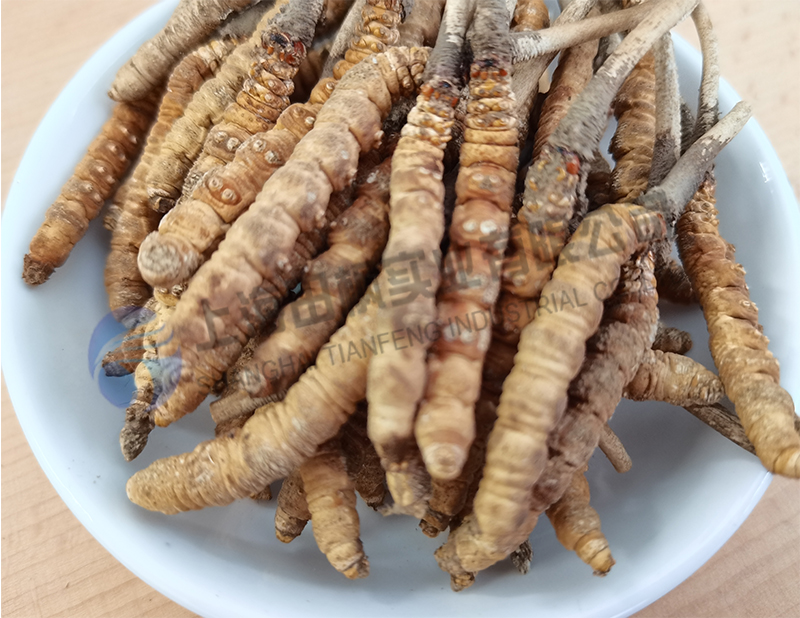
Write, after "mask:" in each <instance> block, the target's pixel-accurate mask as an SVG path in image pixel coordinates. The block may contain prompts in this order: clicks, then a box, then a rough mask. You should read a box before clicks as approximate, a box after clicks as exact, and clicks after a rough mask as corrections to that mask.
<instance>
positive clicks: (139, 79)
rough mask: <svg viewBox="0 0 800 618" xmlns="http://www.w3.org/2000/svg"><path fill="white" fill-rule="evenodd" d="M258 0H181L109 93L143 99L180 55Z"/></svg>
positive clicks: (159, 82) (113, 96)
mask: <svg viewBox="0 0 800 618" xmlns="http://www.w3.org/2000/svg"><path fill="white" fill-rule="evenodd" d="M258 1H259V0H181V3H180V4H179V5H178V7H177V8H176V9H175V12H174V13H173V14H172V16H171V17H170V19H169V21H168V22H167V24H166V25H165V26H164V28H162V29H161V31H160V32H159V33H158V34H157V35H156V36H155V37H153V38H152V39H150V40H149V41H147V42H145V44H144V45H142V47H141V48H140V49H139V50H138V51H137V52H136V54H135V55H134V56H133V58H131V59H130V60H128V62H127V63H126V64H125V65H124V66H123V67H122V68H121V69H120V70H119V72H118V73H117V76H116V78H115V79H114V83H113V84H111V89H110V91H109V96H110V97H111V98H112V99H115V100H117V101H138V100H141V99H144V98H145V97H146V96H147V95H148V93H151V92H153V91H155V90H157V89H158V88H159V87H160V86H161V85H162V83H163V82H164V81H165V80H166V78H167V76H168V75H169V73H170V71H171V70H172V68H173V66H175V65H176V64H177V63H178V61H179V60H180V59H181V57H182V56H183V55H184V54H185V53H186V52H187V51H189V50H190V49H192V48H193V47H195V46H196V45H199V44H200V43H202V42H203V39H205V38H206V37H207V36H208V35H209V34H211V33H212V32H213V31H214V30H215V29H216V28H217V27H218V26H219V24H220V23H221V22H222V21H223V20H224V19H225V18H226V17H227V16H228V15H229V14H230V13H231V12H233V11H241V10H243V9H246V8H248V7H250V6H252V5H253V4H255V3H256V2H258Z"/></svg>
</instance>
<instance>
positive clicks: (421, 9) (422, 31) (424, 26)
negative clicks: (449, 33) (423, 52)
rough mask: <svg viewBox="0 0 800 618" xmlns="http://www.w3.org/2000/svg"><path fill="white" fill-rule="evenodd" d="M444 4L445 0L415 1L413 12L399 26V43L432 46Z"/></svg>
mask: <svg viewBox="0 0 800 618" xmlns="http://www.w3.org/2000/svg"><path fill="white" fill-rule="evenodd" d="M444 4H445V2H444V0H428V1H427V2H415V3H414V6H413V7H412V9H411V13H410V14H409V15H408V16H407V17H406V19H405V20H404V21H403V23H402V25H401V26H400V27H399V28H398V31H399V34H400V38H399V39H398V40H397V44H398V45H400V46H402V47H421V46H422V45H430V46H432V45H433V44H434V43H435V42H436V35H437V33H438V32H439V25H440V24H441V21H442V11H443V10H444Z"/></svg>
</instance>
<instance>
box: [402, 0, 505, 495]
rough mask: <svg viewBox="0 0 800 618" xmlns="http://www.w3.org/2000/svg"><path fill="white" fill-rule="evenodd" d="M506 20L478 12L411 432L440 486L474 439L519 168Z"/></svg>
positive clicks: (496, 6) (490, 4)
mask: <svg viewBox="0 0 800 618" xmlns="http://www.w3.org/2000/svg"><path fill="white" fill-rule="evenodd" d="M504 13H505V3H504V2H503V1H502V0H491V1H490V0H479V1H478V4H477V8H476V11H475V24H476V26H475V34H474V36H473V37H472V48H473V53H474V59H473V62H472V65H471V67H470V80H469V99H468V103H467V114H466V117H465V119H464V125H465V130H464V142H463V143H462V145H461V151H460V162H459V165H460V167H459V173H458V180H457V181H456V206H455V210H454V211H453V219H452V223H451V225H450V229H449V236H450V247H449V250H448V253H447V256H446V258H445V260H444V267H443V275H442V283H441V288H440V290H439V295H438V299H437V305H436V310H437V313H438V318H437V319H438V323H439V327H440V331H441V335H440V337H439V338H438V339H437V340H436V341H435V342H434V344H433V346H432V347H431V350H430V354H429V355H428V360H427V369H428V384H427V387H426V391H425V395H424V400H423V402H422V404H421V406H420V410H419V413H418V415H417V419H416V423H415V428H414V434H415V437H416V440H417V444H418V445H419V448H420V451H421V453H422V457H423V460H424V461H425V466H426V468H427V469H428V472H429V473H430V475H431V476H432V477H433V478H435V479H441V480H452V479H455V478H457V477H458V476H459V474H460V473H461V468H462V466H463V465H464V463H465V461H466V460H467V455H468V453H469V448H470V444H471V443H472V440H473V438H474V436H475V418H474V407H475V401H476V400H477V399H478V394H479V391H480V376H481V372H482V368H483V358H484V355H485V354H486V350H487V349H488V348H489V341H490V338H491V334H492V331H491V326H490V325H491V319H492V318H491V316H492V308H493V306H494V302H495V300H496V299H497V294H498V291H499V288H500V277H499V272H498V266H499V264H500V263H501V260H502V256H503V253H504V252H505V248H506V243H507V241H508V226H509V219H510V216H511V203H512V201H513V199H514V185H515V182H516V172H517V166H518V162H519V149H518V147H517V139H518V135H517V124H518V123H517V120H516V118H515V117H514V111H515V108H516V104H515V101H514V95H513V94H512V92H511V60H510V57H509V56H508V53H507V50H508V26H507V25H506V24H507V22H508V19H507V17H504ZM504 27H505V31H504Z"/></svg>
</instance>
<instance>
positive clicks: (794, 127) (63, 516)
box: [0, 0, 800, 618]
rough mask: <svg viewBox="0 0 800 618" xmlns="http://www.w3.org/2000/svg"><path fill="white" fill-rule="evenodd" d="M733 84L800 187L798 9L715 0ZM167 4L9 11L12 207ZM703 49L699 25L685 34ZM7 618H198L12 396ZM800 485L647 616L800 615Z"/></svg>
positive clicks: (6, 99)
mask: <svg viewBox="0 0 800 618" xmlns="http://www.w3.org/2000/svg"><path fill="white" fill-rule="evenodd" d="M706 3H707V5H708V7H709V11H710V12H711V16H712V18H713V20H714V22H715V25H716V27H717V33H718V36H719V38H720V48H721V53H720V56H721V62H722V72H723V75H725V77H726V78H727V79H728V80H729V81H730V82H731V83H732V85H733V86H734V88H736V89H737V91H738V92H739V93H740V94H741V95H742V96H743V97H744V98H746V99H747V100H748V101H750V102H751V103H752V104H753V107H754V109H755V116H756V118H757V119H758V120H759V122H760V123H761V125H762V127H763V128H764V130H765V131H766V133H767V135H768V136H769V138H770V140H771V141H772V143H773V145H774V146H775V149H776V150H777V151H778V154H779V156H780V157H781V160H782V161H783V164H784V167H785V169H786V171H787V174H788V175H789V179H790V181H791V182H792V184H793V186H794V188H795V191H796V192H797V190H798V188H800V104H798V102H797V95H798V93H800V38H798V37H797V33H798V32H800V1H798V0H770V1H769V2H763V1H762V2H753V1H752V0H706ZM153 4H155V0H125V2H120V1H119V0H2V4H1V5H0V6H2V16H3V19H2V86H3V88H2V126H3V131H2V199H3V201H4V202H5V196H6V195H7V193H8V189H9V186H10V183H11V180H12V178H13V174H14V173H15V171H16V168H17V165H18V164H19V161H20V159H21V157H22V154H23V152H24V149H25V147H26V145H27V143H28V141H29V140H30V138H31V136H32V135H33V132H34V130H35V129H36V126H37V125H38V123H39V121H40V120H41V118H42V117H43V116H44V114H45V112H46V111H47V108H48V107H49V106H50V105H51V104H52V102H53V101H54V100H55V98H56V96H57V95H58V93H59V92H60V91H61V90H62V89H63V87H64V86H65V85H66V83H67V82H68V81H69V80H70V79H71V77H72V76H73V75H74V74H75V72H76V71H77V70H78V68H80V66H81V65H82V64H83V63H84V62H86V60H87V59H88V58H89V56H90V55H91V54H92V53H94V52H95V51H96V50H97V49H98V48H99V47H100V45H102V43H103V42H105V41H106V40H107V39H108V38H110V37H111V36H112V35H113V34H114V33H115V32H116V31H117V30H118V29H119V28H120V27H122V25H124V24H125V23H127V22H128V21H129V20H130V19H132V18H133V17H134V16H136V15H137V14H139V13H140V12H142V11H143V10H145V9H146V8H148V7H149V6H152V5H153ZM679 32H681V34H684V35H685V36H686V37H687V38H688V39H689V40H690V41H692V42H695V39H694V37H693V33H692V31H691V26H688V25H687V24H684V25H682V26H681V27H680V28H679ZM2 502H3V510H2V614H3V616H5V617H7V618H29V617H32V616H42V617H46V616H85V617H87V618H94V617H99V616H114V617H115V618H127V617H129V616H130V617H134V616H153V617H180V618H183V617H186V616H192V615H193V614H192V613H191V612H189V611H187V610H185V609H183V608H182V607H179V606H178V605H176V604H175V603H173V602H172V601H170V600H168V599H166V598H165V597H164V596H162V595H160V594H159V593H157V592H155V591H154V590H153V589H152V588H150V587H149V586H147V585H146V584H145V583H144V582H142V581H141V580H139V579H138V578H137V577H135V576H134V575H133V574H132V573H130V572H129V571H128V570H127V569H125V568H124V567H123V566H122V565H121V564H119V563H118V562H117V561H116V560H115V559H114V558H113V557H112V556H111V555H110V554H109V553H108V552H106V550H105V549H103V547H102V546H100V544H99V543H97V541H95V540H94V539H93V538H92V537H91V536H90V535H89V533H88V532H86V530H85V529H84V528H83V527H82V526H81V525H80V523H79V522H78V520H77V519H75V517H74V516H73V515H72V514H71V513H70V511H69V510H68V509H67V507H66V506H65V505H64V503H63V502H62V501H61V499H60V498H59V497H58V495H57V494H56V492H55V490H54V489H53V488H52V487H51V485H50V484H49V482H48V481H47V479H46V477H45V475H44V473H43V472H42V470H41V469H40V468H39V466H38V464H37V463H36V460H35V459H34V457H33V454H32V453H31V450H30V448H29V447H28V444H27V442H26V441H25V438H24V436H23V435H22V431H21V429H20V427H19V424H18V422H17V419H16V416H15V415H14V411H13V408H12V406H11V402H10V400H9V399H8V393H7V391H6V388H5V383H3V386H2ZM798 582H800V483H797V482H791V481H789V480H786V479H780V478H776V479H775V480H774V481H773V483H772V485H771V487H770V488H769V489H768V490H767V493H766V495H765V496H764V498H763V499H762V501H761V502H760V503H759V504H758V506H757V507H756V509H755V510H754V511H753V513H752V515H751V516H750V517H749V518H748V519H747V521H746V522H745V523H744V525H743V526H742V527H741V528H740V529H739V530H738V531H737V532H736V534H735V535H734V536H733V537H732V538H731V540H730V541H729V542H728V543H727V544H726V545H725V546H724V547H723V548H722V549H721V550H720V551H719V552H718V553H717V554H716V555H715V556H714V557H713V558H712V559H711V560H710V561H709V562H708V563H706V564H705V565H704V566H703V567H702V568H701V569H700V570H699V571H698V572H697V573H696V574H695V575H693V576H692V577H691V578H689V579H688V580H687V581H685V582H684V583H683V584H681V585H680V586H678V587H677V588H676V589H675V590H673V591H672V592H670V593H669V594H667V595H666V596H664V597H663V598H662V599H660V600H658V601H656V602H655V603H653V604H652V605H650V606H649V607H648V608H646V609H644V610H642V611H641V612H639V613H638V614H637V617H638V618H655V617H677V616H691V617H697V618H700V617H708V618H711V617H713V618H717V617H723V616H726V617H728V616H730V617H739V616H741V617H745V616H746V617H761V616H763V617H773V616H774V617H778V616H786V617H789V616H800V585H798Z"/></svg>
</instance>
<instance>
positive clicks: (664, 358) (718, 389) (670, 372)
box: [624, 350, 725, 407]
mask: <svg viewBox="0 0 800 618" xmlns="http://www.w3.org/2000/svg"><path fill="white" fill-rule="evenodd" d="M624 395H625V397H627V398H628V399H633V400H635V401H664V402H666V403H671V404H674V405H676V406H683V407H687V406H693V405H710V404H714V403H717V402H719V401H720V400H721V399H722V398H723V397H724V396H725V392H724V390H723V388H722V382H720V379H719V378H718V377H717V376H716V375H714V373H712V372H711V371H709V370H708V369H706V368H705V367H703V365H701V364H700V363H698V362H697V361H695V360H692V359H691V358H689V357H688V356H683V355H682V354H673V353H671V352H662V351H660V350H647V351H646V352H645V354H644V356H643V357H642V360H641V363H640V364H639V368H638V369H637V370H636V375H634V377H633V378H632V379H631V380H630V382H628V384H627V385H626V386H625V392H624Z"/></svg>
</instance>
